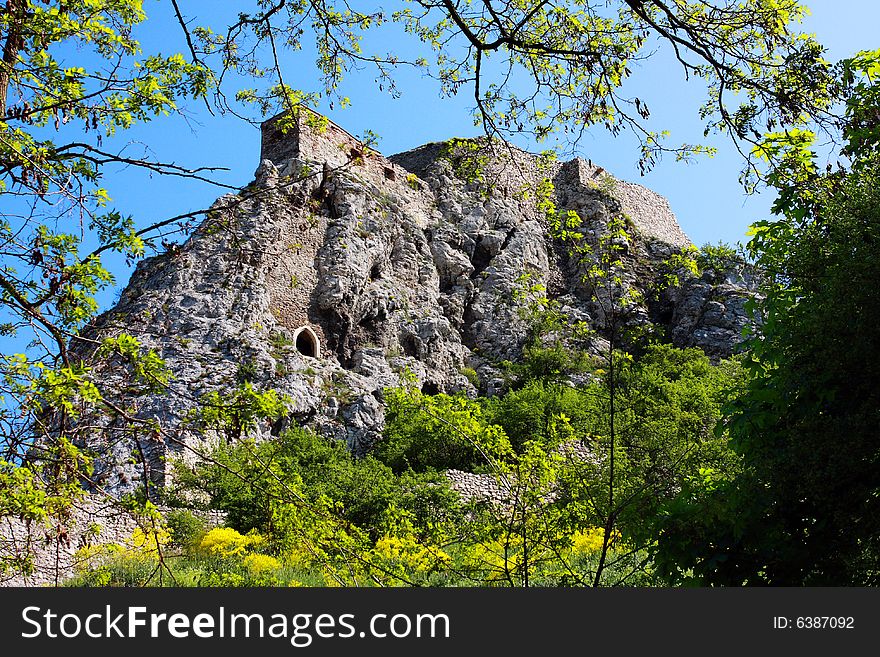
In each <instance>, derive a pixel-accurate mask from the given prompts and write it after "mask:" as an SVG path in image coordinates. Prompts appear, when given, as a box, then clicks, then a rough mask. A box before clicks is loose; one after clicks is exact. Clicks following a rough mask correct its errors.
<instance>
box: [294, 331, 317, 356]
mask: <svg viewBox="0 0 880 657" xmlns="http://www.w3.org/2000/svg"><path fill="white" fill-rule="evenodd" d="M293 343H294V345H296V350H297V351H298V352H299V353H301V354H302V355H303V356H307V357H309V358H320V357H321V340H320V339H319V338H318V335H317V334H316V333H315V332H314V331H313V330H312V328H311V327H310V326H300V327H299V328H298V329H296V330H295V331H294V332H293Z"/></svg>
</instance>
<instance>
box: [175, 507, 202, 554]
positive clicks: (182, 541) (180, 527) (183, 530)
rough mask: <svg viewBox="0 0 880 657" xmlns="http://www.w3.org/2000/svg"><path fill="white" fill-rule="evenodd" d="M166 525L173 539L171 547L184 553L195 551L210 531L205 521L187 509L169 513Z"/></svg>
mask: <svg viewBox="0 0 880 657" xmlns="http://www.w3.org/2000/svg"><path fill="white" fill-rule="evenodd" d="M165 524H166V526H167V527H168V533H169V534H170V537H171V540H170V545H171V547H173V548H178V549H180V550H184V551H192V550H194V549H195V548H196V546H198V545H199V544H200V543H201V542H202V538H204V536H205V534H206V533H207V531H208V530H207V526H206V523H205V521H204V520H202V519H201V518H199V517H198V516H196V515H194V514H193V513H191V512H190V511H187V510H186V509H172V510H171V511H169V512H168V514H167V515H166V516H165Z"/></svg>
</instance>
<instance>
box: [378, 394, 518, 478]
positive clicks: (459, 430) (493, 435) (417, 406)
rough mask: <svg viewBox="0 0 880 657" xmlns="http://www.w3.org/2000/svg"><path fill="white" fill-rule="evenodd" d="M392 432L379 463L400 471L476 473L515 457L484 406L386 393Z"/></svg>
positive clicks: (460, 399) (443, 397) (387, 434)
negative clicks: (490, 461)
mask: <svg viewBox="0 0 880 657" xmlns="http://www.w3.org/2000/svg"><path fill="white" fill-rule="evenodd" d="M385 403H386V405H387V406H386V408H387V411H386V414H387V427H386V431H385V433H384V435H383V437H382V441H381V442H380V443H379V444H378V445H377V446H376V448H375V454H376V458H378V459H379V460H381V461H382V462H383V463H387V464H388V465H389V466H390V467H391V468H392V469H393V470H394V471H395V472H405V471H407V470H410V469H411V470H413V471H415V472H425V471H428V470H446V469H450V468H451V469H456V470H473V469H474V468H476V467H479V466H485V465H486V464H487V457H489V456H491V455H499V454H504V453H507V452H509V450H510V443H509V440H508V438H507V436H506V435H504V432H503V431H501V430H500V429H499V428H498V427H497V426H494V425H491V424H489V423H488V422H487V421H486V418H485V417H484V414H483V409H482V407H481V405H480V404H479V402H476V401H473V400H469V399H467V398H465V397H453V396H449V395H443V394H440V395H434V396H432V395H425V394H422V393H421V392H419V391H418V390H416V389H406V388H400V389H395V390H390V391H388V393H387V394H386V399H385Z"/></svg>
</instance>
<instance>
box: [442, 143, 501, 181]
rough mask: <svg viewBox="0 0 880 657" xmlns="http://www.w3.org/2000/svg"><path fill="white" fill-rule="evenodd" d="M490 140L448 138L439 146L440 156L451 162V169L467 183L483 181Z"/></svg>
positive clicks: (487, 161)
mask: <svg viewBox="0 0 880 657" xmlns="http://www.w3.org/2000/svg"><path fill="white" fill-rule="evenodd" d="M490 147H491V142H488V141H486V140H484V139H450V140H449V141H447V142H444V143H443V145H442V147H441V148H440V156H441V157H444V158H446V159H447V160H449V161H450V162H451V163H452V171H453V172H454V173H455V175H456V176H458V178H460V179H461V180H464V181H465V182H467V183H480V184H482V183H484V182H485V176H484V174H485V172H486V166H487V165H488V164H489V154H490V150H489V149H490Z"/></svg>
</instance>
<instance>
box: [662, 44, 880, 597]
mask: <svg viewBox="0 0 880 657" xmlns="http://www.w3.org/2000/svg"><path fill="white" fill-rule="evenodd" d="M878 62H880V52H874V53H862V54H860V55H858V56H857V57H855V58H853V59H852V60H849V61H848V62H845V64H844V72H845V75H844V78H843V80H844V82H845V83H846V85H847V86H848V88H849V99H848V109H847V111H848V116H849V117H850V118H849V122H848V123H847V124H846V125H845V126H844V136H845V138H846V140H847V142H846V144H845V147H844V153H845V154H846V155H848V156H849V157H850V158H851V164H850V166H849V168H848V169H843V168H841V169H839V170H828V171H827V172H825V173H820V172H819V169H818V167H817V165H816V156H815V155H814V154H813V153H812V152H811V148H812V140H811V138H810V136H809V135H806V134H803V133H793V134H788V135H783V134H780V135H772V136H770V138H769V139H768V144H767V146H766V148H768V149H779V150H780V152H781V153H783V157H782V162H783V165H782V166H781V167H780V168H778V169H777V170H775V171H774V179H775V181H776V183H777V185H778V187H779V197H778V200H777V203H776V208H775V209H776V212H777V213H778V214H779V217H778V218H777V219H776V220H775V221H765V222H759V223H757V224H755V225H754V227H753V229H752V231H753V238H752V241H751V242H750V244H749V249H750V250H751V252H752V253H753V254H754V256H755V259H756V263H757V266H758V267H759V268H761V269H762V270H763V271H764V273H765V285H764V293H765V295H766V297H765V299H764V301H763V302H762V303H760V305H759V310H760V312H761V315H762V317H763V323H762V324H761V328H760V330H759V331H758V332H757V333H756V335H755V336H754V338H753V339H752V340H751V343H750V344H751V352H750V354H749V355H748V357H747V359H746V361H745V365H746V369H747V371H748V375H749V376H748V385H747V387H746V389H745V391H744V392H743V394H742V395H741V396H740V397H739V398H738V399H736V401H735V402H734V403H733V404H731V405H730V407H729V408H728V410H727V412H726V418H725V421H726V424H727V426H728V427H729V429H730V432H731V435H732V438H733V444H734V445H735V446H736V448H737V450H738V451H740V452H741V453H742V455H743V457H744V462H745V468H744V470H743V472H742V473H741V474H739V475H738V476H736V477H734V478H732V479H727V480H725V479H721V480H718V481H710V482H708V484H704V485H698V486H696V487H695V488H694V489H693V490H691V491H688V493H687V494H686V496H685V497H684V498H683V499H682V500H680V501H679V502H680V503H679V504H677V505H676V506H675V507H674V509H673V511H672V512H671V514H670V520H669V524H668V527H667V530H666V532H665V538H664V539H663V540H662V541H661V548H662V551H663V550H665V551H666V556H665V557H664V558H665V559H666V560H667V571H668V573H669V575H670V576H671V577H672V578H673V581H679V580H681V579H687V578H694V579H696V580H697V581H699V582H702V583H710V584H735V585H739V584H743V583H748V584H764V583H766V584H774V585H789V586H791V585H802V584H807V585H872V584H876V583H877V574H878V572H880V561H878V554H880V553H878V547H880V546H878V544H877V537H878V536H880V527H878V525H877V522H876V519H877V518H878V517H880V516H878V507H877V499H878V491H880V480H878V472H880V470H878V465H880V464H878V455H880V451H878V444H877V429H876V428H877V422H878V419H880V416H878V408H880V406H878V402H880V399H878V392H877V381H878V380H880V371H878V369H877V362H878V356H880V352H878V350H880V333H878V320H880V317H878V310H877V308H878V301H880V299H878V293H877V285H876V281H877V280H878V275H880V260H878V257H877V252H876V248H875V244H876V241H877V239H878V230H880V212H878V207H880V178H878V176H877V171H878V168H877V165H878V163H880V160H878V159H877V144H878V143H880V142H878V134H880V133H878V129H877V125H878V124H877V122H876V111H877V107H878V105H877V99H878V96H877V90H876V89H877V88H876V79H877V75H878V72H880V64H878ZM872 116H873V117H875V118H873V119H869V118H868V117H872Z"/></svg>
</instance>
